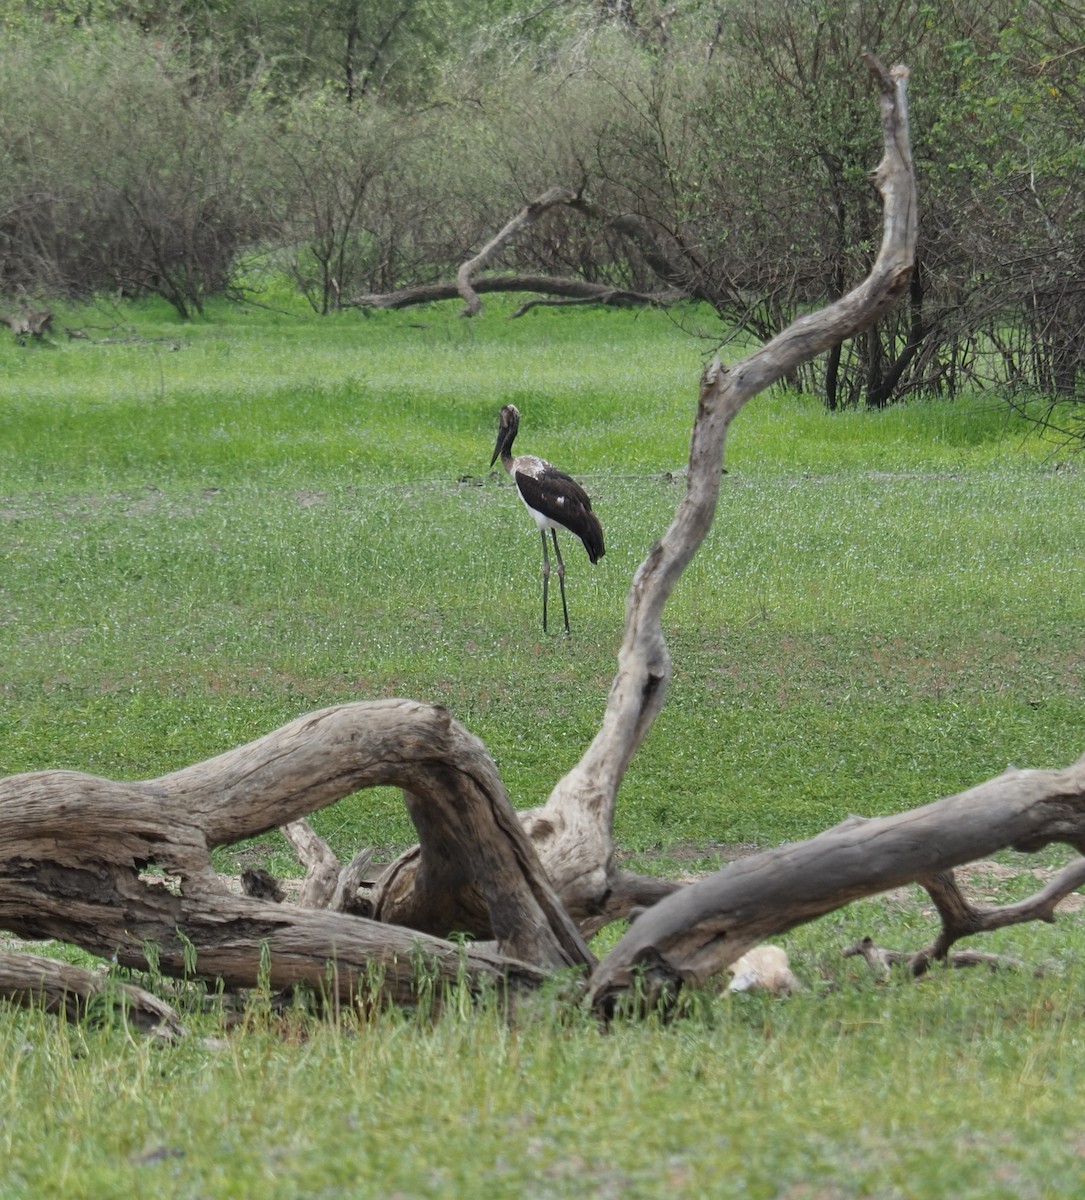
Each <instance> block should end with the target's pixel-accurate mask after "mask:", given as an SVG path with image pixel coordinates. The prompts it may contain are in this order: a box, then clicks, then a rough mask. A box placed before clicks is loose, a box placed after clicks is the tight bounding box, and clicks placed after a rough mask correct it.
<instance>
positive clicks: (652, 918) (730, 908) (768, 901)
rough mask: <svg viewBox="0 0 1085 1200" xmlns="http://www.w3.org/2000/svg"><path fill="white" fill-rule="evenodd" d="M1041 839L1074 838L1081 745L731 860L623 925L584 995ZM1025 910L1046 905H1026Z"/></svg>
mask: <svg viewBox="0 0 1085 1200" xmlns="http://www.w3.org/2000/svg"><path fill="white" fill-rule="evenodd" d="M1052 842H1064V843H1066V844H1068V845H1070V846H1073V847H1074V848H1075V849H1076V850H1078V851H1079V852H1080V851H1081V850H1082V848H1083V847H1085V757H1083V758H1081V759H1079V760H1078V761H1077V762H1076V763H1074V764H1073V765H1072V766H1070V767H1067V768H1066V769H1065V770H1061V771H1019V770H1016V769H1015V768H1011V769H1010V770H1008V771H1006V772H1005V773H1004V774H1002V775H999V776H997V777H996V778H994V779H991V780H988V781H987V782H986V783H982V784H980V785H978V786H977V787H974V788H971V789H969V790H968V791H966V792H961V793H959V794H958V795H956V796H949V797H946V798H945V799H943V800H938V801H936V802H935V803H933V804H928V805H926V806H924V807H923V808H917V809H914V810H912V811H911V812H906V813H901V814H899V815H898V816H893V817H880V818H876V819H871V820H866V819H863V818H855V817H853V818H849V819H848V820H847V821H844V822H842V823H841V824H840V825H837V826H835V827H834V828H833V829H829V830H827V831H826V832H825V833H822V834H819V835H818V836H817V837H814V838H811V839H810V840H809V841H806V842H798V843H795V844H794V845H788V846H780V847H778V848H777V849H775V850H769V851H766V852H765V853H763V854H756V855H751V856H750V857H748V858H743V859H740V860H739V861H738V862H734V863H731V864H730V866H728V867H725V868H724V869H723V870H722V871H719V872H717V873H716V874H714V875H710V876H708V877H707V878H705V879H702V880H699V881H698V882H697V883H694V884H691V885H690V886H689V887H688V888H685V889H684V890H683V891H682V892H679V893H677V894H676V895H674V896H670V897H668V898H667V899H666V900H663V901H661V902H660V903H659V904H657V905H656V906H655V907H654V908H652V909H649V910H648V912H646V913H644V914H643V916H641V917H640V918H639V919H638V920H637V921H636V922H635V923H634V924H633V925H632V926H631V927H630V929H629V931H628V932H627V933H626V934H625V936H624V937H622V939H621V940H620V941H619V942H618V944H617V945H616V946H615V947H614V949H613V950H612V951H611V953H610V954H609V955H608V957H607V958H606V960H605V961H604V962H602V963H601V964H600V965H599V967H598V968H597V969H596V971H595V973H594V975H593V977H592V981H591V994H592V999H593V1002H594V1003H595V1004H596V1006H597V1007H599V1008H600V1009H601V1010H604V1011H607V1010H609V1009H610V1008H612V1007H613V1005H614V1003H615V1002H616V1000H618V999H620V998H621V996H622V995H623V994H624V993H625V992H627V991H628V990H629V989H630V988H631V987H632V986H633V983H634V980H635V979H636V977H637V975H638V973H643V974H645V975H646V976H647V977H648V987H649V990H650V991H651V992H652V993H653V994H656V993H662V992H664V991H666V990H667V989H674V988H676V987H678V986H681V984H682V983H686V982H699V981H702V980H704V979H707V978H708V977H709V976H711V975H713V974H715V973H716V972H718V971H721V970H723V969H724V968H725V967H727V965H728V964H729V963H731V962H733V961H734V960H735V959H737V958H739V957H740V956H741V955H742V954H744V953H745V952H746V951H747V950H749V949H750V948H751V947H752V946H755V945H756V944H757V943H758V942H760V941H763V940H764V939H765V938H768V937H772V936H773V935H775V934H778V933H782V932H784V931H786V930H788V929H793V928H794V927H795V926H796V925H802V924H804V923H805V922H807V921H813V920H815V919H816V918H818V917H822V916H824V915H825V914H826V913H829V912H832V911H834V910H835V909H837V908H840V907H842V906H843V905H845V904H848V903H850V902H851V901H852V900H858V899H860V898H861V897H863V896H872V895H876V894H877V893H879V892H883V891H887V890H888V889H890V888H894V887H901V886H903V885H904V884H906V883H912V882H914V881H917V880H919V881H922V880H929V879H930V878H931V877H933V876H936V875H940V874H943V873H945V872H947V871H951V870H952V869H953V868H954V867H958V866H961V865H962V864H964V863H967V862H971V861H973V860H974V859H977V858H983V857H985V856H987V855H990V854H993V853H995V852H996V851H998V850H1005V849H1014V850H1024V851H1030V852H1031V851H1035V850H1039V849H1041V848H1042V847H1044V846H1046V845H1049V844H1050V843H1052ZM1075 870H1076V868H1075ZM1068 880H1069V876H1067V877H1066V879H1064V880H1063V882H1066V881H1068ZM1036 916H1040V917H1042V919H1048V917H1049V916H1050V913H1048V914H1047V916H1044V915H1043V910H1042V907H1041V906H1039V905H1035V906H1033V910H1032V917H1033V918H1034V917H1036ZM1023 919H1026V918H1023ZM991 927H992V928H993V927H994V926H993V925H992V926H991Z"/></svg>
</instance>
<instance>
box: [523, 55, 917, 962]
mask: <svg viewBox="0 0 1085 1200" xmlns="http://www.w3.org/2000/svg"><path fill="white" fill-rule="evenodd" d="M869 66H870V68H871V70H872V72H873V74H874V77H875V79H876V80H877V83H878V86H879V90H880V99H881V115H882V133H883V144H884V154H883V157H882V161H881V163H880V164H879V166H878V167H877V169H876V170H875V172H874V175H873V179H874V183H875V186H876V187H877V188H878V190H879V191H880V193H881V195H882V199H883V205H884V210H885V222H884V233H883V238H882V244H881V248H880V250H879V253H878V256H877V259H876V261H875V263H874V265H873V267H872V269H871V272H870V274H869V276H868V277H867V279H866V280H864V281H863V282H862V283H861V284H860V285H859V286H858V287H857V288H855V289H854V290H853V291H851V292H850V293H848V294H847V295H846V296H844V297H842V298H841V299H840V300H838V301H837V302H836V303H834V304H832V305H830V306H829V307H828V308H825V309H823V310H822V311H820V312H817V313H812V314H810V315H809V316H805V317H803V318H801V319H800V320H799V321H797V322H795V324H793V325H792V326H790V327H789V328H788V329H786V330H785V331H784V332H783V333H781V334H779V335H778V336H777V337H775V338H773V339H772V340H771V341H770V342H768V343H767V344H766V345H765V346H763V347H762V348H761V349H760V350H758V351H756V352H755V353H753V354H752V355H750V356H749V357H748V358H746V359H744V360H743V361H742V362H740V363H738V364H737V365H736V366H734V367H732V368H731V369H730V370H727V369H726V368H724V367H723V366H722V365H721V364H720V363H719V361H718V360H717V361H715V362H713V363H712V364H711V365H710V366H709V368H708V369H707V370H706V371H705V374H704V377H703V379H702V381H701V395H700V402H699V405H698V410H697V417H696V421H695V423H694V427H693V435H692V439H691V444H690V457H689V474H688V481H687V491H686V495H685V497H684V499H683V500H682V502H681V504H680V505H679V507H678V511H677V512H676V514H675V517H674V520H673V522H672V523H671V526H670V528H669V529H668V530H667V532H666V533H665V534H664V535H663V537H662V538H661V539H660V541H658V542H657V543H656V544H655V546H653V547H652V549H651V551H650V552H649V554H648V557H647V558H646V559H645V560H644V562H643V563H641V565H640V567H639V568H638V569H637V572H636V574H635V576H634V578H633V583H632V586H631V587H630V590H629V594H628V596H627V598H626V625H625V637H624V639H623V641H622V645H621V649H620V650H619V652H618V673H617V675H616V676H615V678H614V681H613V683H612V685H611V689H610V694H609V697H608V700H607V708H606V712H605V714H604V717H603V721H602V725H601V727H600V730H599V732H598V734H596V736H595V739H594V740H593V741H592V743H591V745H590V746H589V747H588V749H587V751H586V753H585V754H584V756H583V757H582V758H581V760H580V762H579V763H577V765H576V766H575V767H574V768H573V769H572V770H571V771H570V772H569V774H568V775H566V776H565V778H564V779H562V780H561V781H560V782H559V783H558V785H557V786H556V787H555V789H554V791H553V792H552V793H551V795H550V797H549V799H548V800H547V802H546V804H545V805H544V806H543V808H542V809H540V810H538V811H537V813H535V814H533V815H532V816H531V817H529V818H527V819H526V823H527V827H528V829H529V831H530V832H531V835H532V839H533V840H534V842H535V844H536V846H537V848H538V850H539V853H540V856H541V857H542V859H543V862H544V864H545V865H546V868H547V870H548V871H549V872H550V874H551V878H552V879H553V880H554V884H555V886H556V887H557V889H558V891H559V893H560V894H561V895H562V897H563V899H564V900H565V903H566V905H567V906H568V908H569V911H570V912H571V913H572V914H573V916H575V917H577V918H578V919H580V920H584V919H585V918H592V917H598V916H600V915H602V914H603V913H605V914H606V915H608V916H614V915H623V909H624V911H625V912H628V910H629V906H630V904H631V903H636V902H637V901H636V900H635V897H633V896H630V895H629V893H628V891H626V893H625V894H624V895H620V894H619V893H620V892H621V890H622V889H620V888H616V887H614V886H613V880H612V875H611V868H610V859H611V850H612V829H613V821H614V806H615V803H616V800H617V793H618V788H619V786H620V784H621V781H622V779H623V777H624V775H625V772H626V770H627V768H628V766H629V763H630V761H631V760H632V758H633V755H634V753H635V752H636V750H637V748H638V747H639V745H640V743H641V741H642V740H643V738H644V736H645V734H646V733H647V731H648V729H649V728H650V727H651V724H652V722H653V721H654V720H655V718H656V716H657V714H658V713H659V711H660V709H661V708H662V706H663V701H664V698H665V696H666V692H667V686H668V684H669V682H670V676H671V662H670V655H669V653H668V650H667V647H666V644H665V642H664V639H663V631H662V620H661V618H662V613H663V608H664V605H665V604H666V602H667V600H668V599H669V597H670V595H671V592H672V591H673V590H674V587H675V584H676V583H677V582H678V579H679V578H680V577H681V575H682V572H683V571H684V570H685V568H686V566H687V565H688V564H689V562H690V560H691V559H692V557H693V555H694V554H695V553H696V551H697V549H698V548H699V547H700V545H701V543H702V542H703V540H704V538H705V536H706V534H707V533H708V530H709V529H710V527H711V525H712V521H713V518H714V516H715V511H716V503H717V500H718V498H719V484H720V474H721V471H722V468H723V452H724V443H725V440H726V435H727V429H728V426H729V425H730V423H731V421H732V419H733V418H734V417H735V415H736V414H737V413H738V412H739V410H740V409H741V408H742V406H743V405H744V404H745V403H746V401H747V400H749V399H750V398H751V397H753V396H755V395H756V394H757V393H758V392H761V391H763V390H764V389H765V388H767V387H768V386H770V384H772V383H774V382H775V381H776V380H778V379H781V378H782V377H783V376H785V375H786V374H787V373H788V372H789V371H792V370H794V368H795V367H796V366H797V365H798V364H800V363H802V362H805V361H806V360H807V359H809V358H812V357H813V356H814V355H815V354H818V353H820V352H822V351H823V350H826V349H828V348H829V347H830V346H833V345H835V344H836V343H837V342H839V341H841V340H842V339H844V338H846V337H850V336H851V335H852V334H854V333H856V332H857V331H858V330H860V329H862V328H864V327H865V326H867V325H869V324H870V323H872V322H873V321H875V320H877V319H878V317H879V316H880V315H881V314H882V313H884V312H885V311H886V310H887V309H888V308H889V307H890V306H891V305H893V304H894V303H896V301H897V299H898V298H899V297H900V296H901V295H902V294H904V293H906V292H907V289H908V281H909V278H910V274H911V269H912V262H913V259H914V255H915V243H916V191H915V178H914V174H913V170H912V161H911V149H910V142H909V133H908V115H907V95H906V81H907V74H908V73H907V70H906V69H905V68H903V67H897V68H894V70H893V71H892V72H887V71H886V70H885V69H884V68H883V67H882V66H881V64H879V63H877V62H876V61H875V60H874V59H870V60H869ZM721 965H723V964H721Z"/></svg>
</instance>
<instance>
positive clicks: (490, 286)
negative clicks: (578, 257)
mask: <svg viewBox="0 0 1085 1200" xmlns="http://www.w3.org/2000/svg"><path fill="white" fill-rule="evenodd" d="M471 288H472V291H473V292H474V293H475V294H476V297H477V296H478V295H479V294H483V293H486V292H540V293H542V294H544V295H548V296H560V297H563V298H564V299H565V301H566V302H567V303H570V304H573V303H576V304H606V305H611V306H614V307H619V308H630V307H647V306H649V305H667V304H674V303H676V302H677V301H678V300H681V299H683V298H684V294H683V293H681V292H676V291H675V290H673V289H668V290H667V291H663V292H636V291H630V290H629V289H627V288H616V287H614V286H613V285H611V284H605V283H589V282H588V281H587V280H584V279H569V278H564V277H562V276H559V275H522V274H511V275H490V276H487V277H486V278H485V279H472V281H471ZM462 294H463V293H462V292H461V291H460V289H459V287H458V286H457V285H456V284H455V283H420V284H415V285H414V286H412V287H405V288H400V289H398V290H397V291H394V292H372V293H367V294H365V295H361V296H355V297H354V298H353V299H352V300H349V301H344V302H343V304H342V307H343V308H390V309H397V308H410V307H412V306H413V305H415V304H434V303H436V302H437V301H439V300H455V299H456V297H457V296H462ZM529 307H530V305H522V306H521V308H520V309H519V310H517V312H516V313H514V314H513V315H514V316H520V315H522V313H523V312H527V311H528V309H529Z"/></svg>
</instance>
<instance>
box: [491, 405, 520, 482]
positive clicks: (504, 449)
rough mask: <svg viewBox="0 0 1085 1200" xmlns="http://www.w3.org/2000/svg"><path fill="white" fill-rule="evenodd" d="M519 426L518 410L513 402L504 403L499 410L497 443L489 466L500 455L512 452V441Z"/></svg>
mask: <svg viewBox="0 0 1085 1200" xmlns="http://www.w3.org/2000/svg"><path fill="white" fill-rule="evenodd" d="M519 428H520V410H519V409H518V408H517V407H516V405H515V404H506V405H505V407H504V408H503V409H502V410H501V415H500V417H499V418H498V422H497V444H496V445H495V446H494V453H493V457H492V458H491V459H490V466H491V467H492V466H493V465H494V463H495V462H497V460H498V458H500V457H501V455H503V454H511V453H512V443H513V441H514V440H515V438H516V431H517V430H518V429H519Z"/></svg>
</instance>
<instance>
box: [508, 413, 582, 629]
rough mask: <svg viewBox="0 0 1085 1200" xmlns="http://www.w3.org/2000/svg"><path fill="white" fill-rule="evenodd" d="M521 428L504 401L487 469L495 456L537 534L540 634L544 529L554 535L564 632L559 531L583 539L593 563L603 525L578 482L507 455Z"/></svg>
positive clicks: (541, 463) (546, 579) (545, 576)
mask: <svg viewBox="0 0 1085 1200" xmlns="http://www.w3.org/2000/svg"><path fill="white" fill-rule="evenodd" d="M519 428H520V412H519V410H518V409H517V408H516V406H515V405H514V404H506V405H505V407H504V408H503V409H502V410H501V416H500V420H499V423H498V427H497V445H496V446H494V453H493V457H492V458H491V459H490V466H491V467H492V466H493V465H494V463H495V462H497V460H498V458H500V459H501V465H502V466H503V467H504V468H505V470H506V471H508V473H509V474H510V475H511V476H512V480H513V482H514V483H515V484H516V490H517V491H518V492H519V493H520V499H521V500H523V502H524V505H525V507H526V508H527V511H528V512H529V513H531V517H532V520H533V521H534V522H535V526H536V528H537V529H538V531H539V536H540V537H541V538H542V555H543V562H542V581H543V633H545V632H546V601H547V590H548V588H549V585H550V555H549V553H548V551H547V546H546V534H547V531H548V530H549V532H550V536H551V537H552V538H553V539H554V553H555V554H556V555H557V560H558V584H559V585H560V587H561V609H562V612H563V614H564V616H565V632H566V633H568V632H569V606H568V604H567V603H566V600H565V563H564V562H563V561H562V558H561V548H560V547H559V546H558V530H559V529H567V530H568V531H569V532H570V533H575V534H576V536H577V537H578V538H580V540H581V541H582V542H583V543H584V549H585V550H587V552H588V558H589V559H590V560H591V561H592V562H593V563H596V562H598V561H599V559H601V558H602V557H603V554H604V553H605V550H604V548H603V527H602V525H600V524H599V518H598V517H597V516H596V515H595V513H593V512H592V510H591V500H590V498H589V497H588V493H587V492H586V491H584V489H583V488H582V487H581V486H580V484H579V483H577V481H576V480H575V479H573V478H571V477H570V476H568V475H566V474H565V473H564V472H563V471H559V470H558V469H557V468H556V467H552V466H551V465H550V463H548V462H547V461H546V460H545V459H542V458H536V457H535V455H534V454H518V455H517V456H516V457H515V458H513V456H512V443H513V441H514V440H515V439H516V433H517V430H519Z"/></svg>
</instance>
